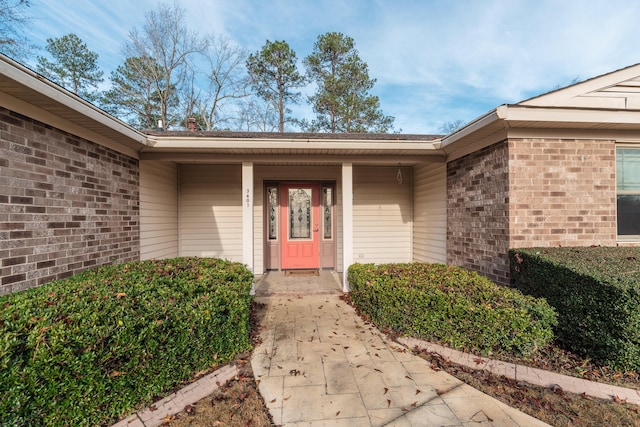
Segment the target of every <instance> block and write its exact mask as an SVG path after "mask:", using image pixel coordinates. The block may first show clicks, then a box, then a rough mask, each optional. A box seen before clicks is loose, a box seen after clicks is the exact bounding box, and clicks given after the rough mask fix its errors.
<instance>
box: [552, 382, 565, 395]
mask: <svg viewBox="0 0 640 427" xmlns="http://www.w3.org/2000/svg"><path fill="white" fill-rule="evenodd" d="M553 392H554V393H555V394H562V393H563V390H562V387H560V386H559V385H558V384H554V385H553Z"/></svg>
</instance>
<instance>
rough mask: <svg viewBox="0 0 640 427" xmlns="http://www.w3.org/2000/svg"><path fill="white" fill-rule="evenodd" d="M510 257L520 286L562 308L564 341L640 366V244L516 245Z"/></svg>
mask: <svg viewBox="0 0 640 427" xmlns="http://www.w3.org/2000/svg"><path fill="white" fill-rule="evenodd" d="M509 259H510V265H511V277H512V279H513V281H514V284H515V286H516V287H517V288H518V289H521V290H522V291H523V292H525V293H527V294H530V295H534V296H539V297H544V298H546V300H547V301H548V302H549V304H551V305H552V306H553V307H555V309H556V311H557V312H558V326H557V327H556V337H557V338H556V341H557V342H558V344H559V345H561V346H563V347H564V348H566V349H567V350H569V351H572V352H574V353H577V354H579V355H581V356H584V357H589V358H592V359H594V360H595V361H597V362H599V363H602V364H605V365H609V366H611V367H613V368H616V369H619V370H634V371H638V370H640V296H639V295H638V292H639V289H638V286H639V285H640V248H622V247H580V248H528V249H512V250H511V251H510V252H509Z"/></svg>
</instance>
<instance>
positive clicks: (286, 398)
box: [282, 396, 291, 400]
mask: <svg viewBox="0 0 640 427" xmlns="http://www.w3.org/2000/svg"><path fill="white" fill-rule="evenodd" d="M289 399H291V396H289V397H285V398H284V399H282V400H289Z"/></svg>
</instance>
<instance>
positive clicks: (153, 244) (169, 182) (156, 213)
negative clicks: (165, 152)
mask: <svg viewBox="0 0 640 427" xmlns="http://www.w3.org/2000/svg"><path fill="white" fill-rule="evenodd" d="M176 256H178V168H177V165H176V164H175V163H172V162H161V161H153V160H143V161H141V162H140V259H151V258H157V259H161V258H172V257H176Z"/></svg>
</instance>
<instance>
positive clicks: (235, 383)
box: [163, 358, 273, 427]
mask: <svg viewBox="0 0 640 427" xmlns="http://www.w3.org/2000/svg"><path fill="white" fill-rule="evenodd" d="M236 363H237V364H238V367H239V370H240V373H239V375H238V376H237V377H236V378H235V379H233V380H231V381H229V382H228V383H227V384H226V385H224V386H223V387H220V388H219V389H218V390H216V391H215V392H214V393H213V394H212V395H211V396H208V397H206V398H204V399H202V400H201V401H199V402H198V403H196V404H195V405H191V406H188V407H186V408H185V410H184V411H182V412H180V413H179V414H177V415H176V416H175V417H173V418H172V419H171V421H167V422H165V423H164V424H163V425H164V426H167V427H169V426H170V427H187V426H191V427H216V426H225V427H226V426H238V427H267V426H272V425H273V423H272V422H271V417H270V416H269V413H268V411H267V409H266V407H265V405H264V400H263V399H262V396H261V395H260V394H259V393H258V388H257V386H256V383H255V381H254V379H253V372H252V371H251V364H250V363H248V361H247V360H246V359H244V358H239V359H237V360H236Z"/></svg>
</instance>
